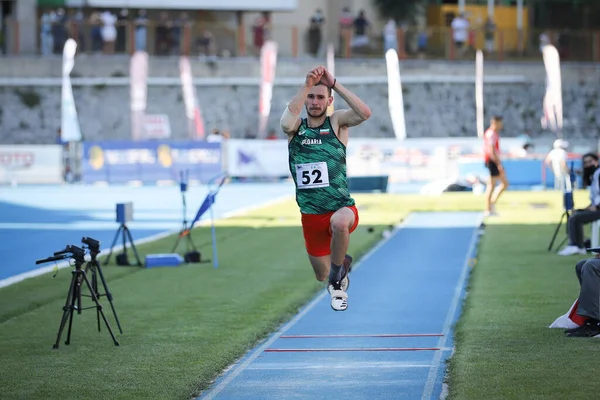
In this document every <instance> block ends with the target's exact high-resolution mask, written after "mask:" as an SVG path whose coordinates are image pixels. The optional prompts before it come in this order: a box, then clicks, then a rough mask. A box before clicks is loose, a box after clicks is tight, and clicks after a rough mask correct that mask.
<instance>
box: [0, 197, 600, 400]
mask: <svg viewBox="0 0 600 400" xmlns="http://www.w3.org/2000/svg"><path fill="white" fill-rule="evenodd" d="M584 197H585V193H577V197H576V200H577V204H582V203H584V202H585V199H584ZM356 199H357V204H358V207H359V210H360V217H361V225H360V227H359V229H357V231H356V232H355V233H354V234H353V235H352V238H351V249H350V253H351V254H353V255H354V256H360V255H361V254H364V253H365V252H366V251H368V249H369V248H371V247H372V246H373V245H374V244H375V243H376V242H377V241H379V238H380V237H381V232H382V230H383V229H385V228H386V227H388V226H389V225H390V224H394V223H397V222H398V221H400V220H401V219H402V218H403V217H404V216H405V215H406V214H408V213H409V212H410V211H413V210H423V211H427V210H480V209H481V207H482V198H481V197H475V196H473V195H471V194H468V193H467V194H465V193H460V194H447V195H444V196H441V197H422V196H412V195H410V196H409V195H402V196H400V195H359V196H356ZM560 202H561V198H560V195H557V194H553V193H507V194H506V195H505V197H504V198H503V200H502V202H501V204H500V207H499V211H501V212H502V217H501V218H499V219H498V220H497V221H496V222H490V224H489V225H488V228H487V233H486V235H485V236H484V237H483V240H482V243H481V248H480V254H479V263H478V264H477V265H476V267H475V269H474V272H475V273H474V275H473V280H472V282H471V283H470V293H469V296H468V298H467V304H466V309H465V315H464V317H463V318H461V321H460V323H459V326H458V335H457V336H458V337H457V343H458V346H459V348H458V350H457V352H456V355H455V357H454V358H453V359H452V361H451V363H450V366H451V369H450V375H449V378H450V388H451V396H452V397H453V398H455V399H489V398H528V399H529V398H536V396H537V398H569V399H572V398H574V397H573V395H572V391H573V390H580V391H583V392H585V393H587V397H589V396H590V395H591V394H592V393H594V394H595V392H596V391H597V387H596V386H597V384H596V383H595V382H596V380H595V378H596V376H597V372H598V371H596V369H597V368H595V367H594V362H595V356H596V354H591V353H592V352H596V351H597V350H596V349H595V347H594V343H593V341H589V340H588V341H585V340H580V341H575V340H567V339H565V338H563V336H562V332H560V331H558V330H550V329H547V325H548V324H549V323H550V322H552V320H553V319H554V318H555V317H557V316H558V315H560V314H562V313H564V312H565V311H566V308H568V306H569V305H570V302H571V301H572V300H573V299H574V297H575V296H576V294H577V282H576V279H575V276H574V272H573V265H572V264H573V263H574V261H575V260H576V258H567V259H565V258H561V257H557V256H556V255H553V254H549V253H548V252H546V247H547V243H548V240H549V239H550V236H551V234H552V230H553V229H554V226H555V224H556V222H557V220H558V217H559V216H560V213H561V210H560ZM533 203H545V204H546V205H547V208H533V207H532V204H533ZM298 217H299V214H298V211H297V208H296V206H295V204H294V203H293V201H286V202H283V203H281V204H278V205H275V206H270V207H268V208H265V209H260V210H257V211H255V212H252V213H249V214H247V215H245V216H240V217H237V218H231V219H228V220H223V221H220V223H219V226H218V228H217V229H218V230H217V235H218V246H219V255H220V257H219V258H220V267H219V269H218V270H214V269H213V268H212V266H211V265H210V264H201V265H190V266H183V267H179V268H172V269H171V268H167V269H149V270H146V269H140V268H137V267H116V266H113V265H109V266H105V267H104V268H103V271H104V273H105V275H106V277H107V281H108V284H109V288H110V289H111V291H112V293H113V295H114V297H115V306H116V309H117V313H118V316H119V319H120V320H121V323H122V325H123V330H124V334H123V335H118V339H119V341H120V343H121V346H119V347H115V346H114V345H113V344H112V341H111V340H110V337H109V335H108V333H107V332H106V330H105V328H104V327H103V328H102V332H97V330H96V320H95V318H96V317H95V312H94V311H93V310H86V311H84V312H83V313H82V314H81V315H75V317H74V327H73V336H72V340H71V345H70V346H65V345H64V343H62V342H61V344H60V349H58V350H53V349H52V344H53V343H54V341H55V338H56V332H57V330H58V325H59V322H60V317H61V315H62V310H61V307H62V306H63V304H64V302H65V297H66V293H67V289H68V284H69V281H70V278H71V274H70V271H69V269H62V270H60V271H59V273H58V276H57V277H56V278H52V277H51V274H47V275H43V276H40V277H37V278H33V279H28V280H26V281H23V282H21V283H18V284H15V285H12V286H10V287H7V288H3V289H0V337H2V341H1V342H0V364H1V365H2V370H3V372H2V374H0V387H1V388H2V389H1V390H2V392H1V393H2V395H1V397H2V398H3V399H4V398H6V399H13V398H23V399H25V398H27V399H37V398H57V399H58V398H60V399H82V398H85V399H138V398H139V399H142V398H144V399H146V398H160V399H189V398H190V397H191V396H194V395H197V394H198V393H199V392H200V391H201V390H203V389H205V388H206V387H207V386H208V385H209V384H210V382H211V381H212V380H213V379H214V378H215V377H216V376H217V375H218V374H219V373H220V372H221V371H222V370H223V369H224V368H226V367H227V366H229V365H231V364H232V363H233V362H235V361H236V360H237V359H239V357H240V356H242V355H243V354H244V353H245V352H246V351H247V350H248V349H250V348H251V347H252V346H254V345H256V343H257V342H258V341H260V340H261V339H263V338H265V337H266V336H267V335H268V334H269V333H270V332H272V331H273V330H275V329H276V328H277V327H278V326H279V325H280V324H281V323H283V322H284V321H286V320H287V319H289V318H290V316H291V315H293V314H294V313H295V312H297V310H298V308H299V307H300V306H301V305H303V304H305V303H306V302H307V301H308V300H309V299H310V298H311V297H313V296H314V294H315V293H316V291H317V290H319V289H320V288H322V286H321V285H320V284H318V283H317V282H316V281H315V279H314V276H313V273H312V269H311V268H310V266H309V264H308V262H307V260H306V254H305V252H304V247H303V238H302V234H301V229H300V227H299V218H298ZM369 227H373V228H374V229H373V232H369V230H368V228H369ZM193 234H194V240H195V242H196V243H197V244H199V245H200V247H201V250H203V251H204V252H206V253H207V255H208V253H210V236H209V231H208V230H207V229H206V228H204V229H202V228H200V229H196V230H195V231H194V233H193ZM560 238H562V233H561V236H560ZM173 241H174V239H173V238H167V239H163V240H160V241H157V242H154V243H152V244H145V245H140V246H139V248H138V249H139V250H140V253H141V254H142V255H144V254H146V253H148V252H164V251H167V252H168V251H170V247H171V246H172V244H173ZM102 302H103V304H105V312H106V315H107V317H108V318H109V320H110V321H111V324H112V326H113V329H115V331H116V324H115V323H114V318H113V316H112V312H111V310H110V307H108V305H107V302H106V300H105V299H103V301H102ZM87 304H89V300H88V302H87ZM65 337H66V332H65V333H64V334H63V341H64V339H65ZM578 382H579V383H580V384H577V383H578ZM586 385H587V386H586ZM554 393H558V394H560V396H558V397H556V396H554V395H553V394H554ZM543 394H546V396H545V397H544V396H543ZM567 394H569V395H567Z"/></svg>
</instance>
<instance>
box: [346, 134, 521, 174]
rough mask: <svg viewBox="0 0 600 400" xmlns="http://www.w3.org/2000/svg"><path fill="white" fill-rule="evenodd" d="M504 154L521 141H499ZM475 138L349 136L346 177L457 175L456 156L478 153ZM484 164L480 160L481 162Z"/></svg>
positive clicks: (479, 143) (516, 151) (480, 146)
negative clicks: (377, 137)
mask: <svg viewBox="0 0 600 400" xmlns="http://www.w3.org/2000/svg"><path fill="white" fill-rule="evenodd" d="M500 145H501V152H502V153H503V154H512V155H515V154H519V152H520V151H522V146H523V142H522V140H520V139H516V138H504V139H502V140H500ZM482 149H483V143H482V141H481V140H480V139H478V138H423V139H405V140H404V141H398V140H396V139H352V138H350V140H349V142H348V148H347V150H346V164H347V174H348V176H367V175H388V176H389V181H390V182H431V181H435V180H439V179H448V178H456V177H457V176H458V159H459V158H460V157H463V156H480V155H481V154H482ZM482 163H483V161H482Z"/></svg>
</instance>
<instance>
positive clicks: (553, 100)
mask: <svg viewBox="0 0 600 400" xmlns="http://www.w3.org/2000/svg"><path fill="white" fill-rule="evenodd" d="M542 51H543V53H542V54H543V58H544V66H545V67H546V95H545V96H544V103H543V107H544V118H543V119H542V127H543V128H544V129H546V128H549V129H551V130H552V131H554V132H556V134H557V135H558V137H562V128H563V104H562V78H561V73H560V56H559V54H558V51H557V50H556V47H554V46H552V45H546V46H544V47H543V49H542Z"/></svg>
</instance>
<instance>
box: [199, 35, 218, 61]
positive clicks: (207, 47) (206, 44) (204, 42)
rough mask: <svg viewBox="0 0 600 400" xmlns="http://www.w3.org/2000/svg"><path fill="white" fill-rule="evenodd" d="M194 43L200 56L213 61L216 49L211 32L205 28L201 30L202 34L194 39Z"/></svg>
mask: <svg viewBox="0 0 600 400" xmlns="http://www.w3.org/2000/svg"><path fill="white" fill-rule="evenodd" d="M196 44H197V46H198V52H199V53H200V58H204V59H206V60H207V61H214V60H215V59H216V57H217V49H216V47H215V40H214V37H213V34H212V32H210V31H209V30H208V29H205V30H204V31H203V32H202V35H201V36H200V37H199V38H198V39H196Z"/></svg>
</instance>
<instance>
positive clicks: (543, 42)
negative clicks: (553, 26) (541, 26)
mask: <svg viewBox="0 0 600 400" xmlns="http://www.w3.org/2000/svg"><path fill="white" fill-rule="evenodd" d="M547 44H552V43H551V42H550V37H549V36H548V34H547V33H546V32H542V33H541V34H540V52H542V51H543V50H544V46H546V45H547Z"/></svg>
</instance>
